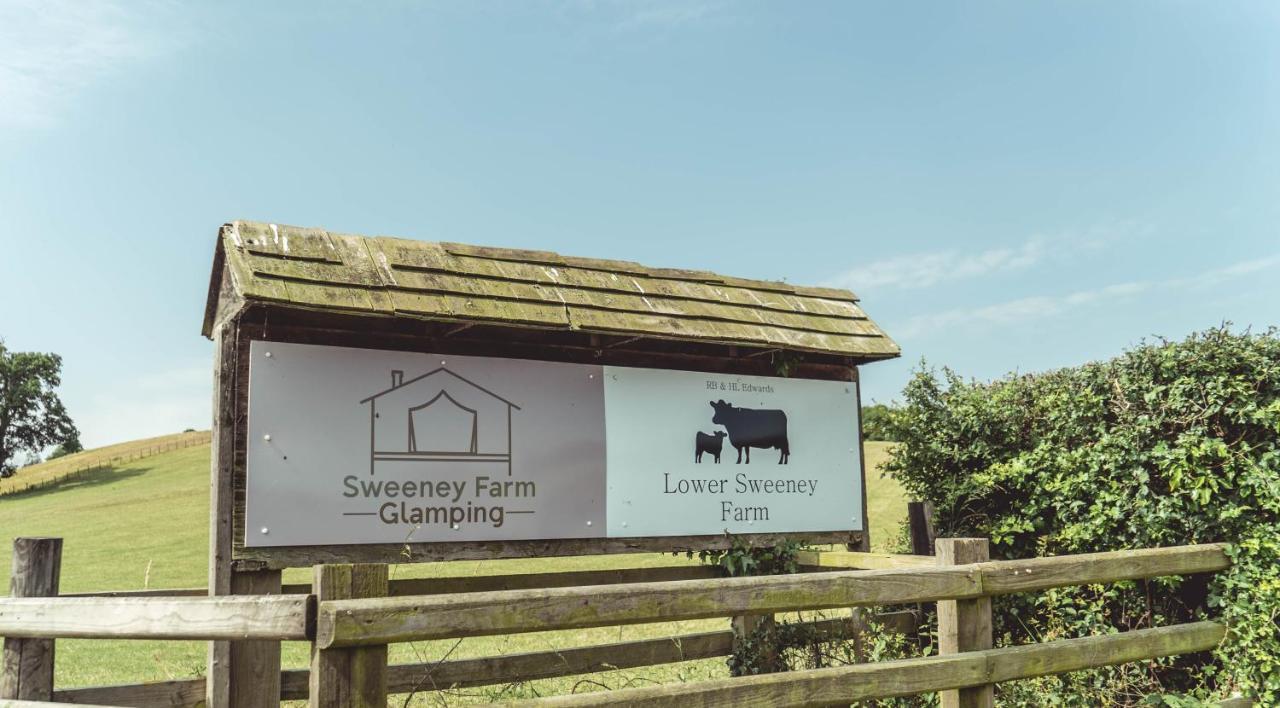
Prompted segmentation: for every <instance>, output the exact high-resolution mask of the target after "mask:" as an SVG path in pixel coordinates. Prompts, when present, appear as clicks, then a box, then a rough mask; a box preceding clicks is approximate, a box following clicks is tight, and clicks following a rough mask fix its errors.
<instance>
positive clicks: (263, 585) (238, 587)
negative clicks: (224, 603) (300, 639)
mask: <svg viewBox="0 0 1280 708" xmlns="http://www.w3.org/2000/svg"><path fill="white" fill-rule="evenodd" d="M231 593H232V595H233V596H239V595H277V596H278V595H280V571H278V570H259V571H254V572H235V573H233V574H232V576H231ZM229 662H230V664H229V666H230V676H229V677H228V679H229V683H228V686H227V688H228V691H229V693H228V696H229V697H230V703H231V705H233V706H235V707H236V708H277V707H278V706H279V705H280V642H279V640H275V639H262V640H255V641H242V642H231V652H230V657H229Z"/></svg>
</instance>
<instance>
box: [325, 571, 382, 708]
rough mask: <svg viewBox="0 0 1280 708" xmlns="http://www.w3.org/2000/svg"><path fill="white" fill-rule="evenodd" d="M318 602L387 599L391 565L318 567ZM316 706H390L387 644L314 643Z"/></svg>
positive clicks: (374, 707)
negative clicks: (321, 646)
mask: <svg viewBox="0 0 1280 708" xmlns="http://www.w3.org/2000/svg"><path fill="white" fill-rule="evenodd" d="M312 588H313V592H314V593H315V595H316V601H317V602H326V601H329V600H349V599H353V598H363V597H386V595H387V588H388V583H387V566H385V565H382V564H374V563H359V564H342V565H317V566H315V580H314V581H313V582H312ZM309 705H310V706H311V708H340V707H341V708H345V707H346V706H351V707H353V708H386V705H387V645H385V644H381V645H373V646H363V647H353V648H350V649H319V648H317V647H316V646H315V644H312V645H311V683H310V704H309Z"/></svg>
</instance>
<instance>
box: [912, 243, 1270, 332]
mask: <svg viewBox="0 0 1280 708" xmlns="http://www.w3.org/2000/svg"><path fill="white" fill-rule="evenodd" d="M1277 266H1280V254H1276V255H1271V256H1265V257H1261V258H1252V259H1249V260H1244V261H1239V262H1237V263H1233V264H1231V265H1228V266H1224V267H1221V268H1213V269H1210V270H1206V271H1203V272H1200V273H1195V274H1192V275H1188V276H1182V277H1177V278H1168V279H1164V280H1139V281H1132V282H1127V283H1116V284H1113V285H1107V286H1104V287H1101V288H1093V289H1089V290H1077V291H1075V292H1071V293H1067V294H1064V295H1040V296H1034V297H1025V298H1019V299H1016V300H1008V301H1006V302H1001V303H996V304H994V305H987V306H985V307H976V308H955V309H951V310H945V311H943V312H937V313H932V314H928V315H917V316H916V317H912V318H911V319H909V320H907V321H906V322H905V323H904V324H903V325H900V326H897V327H894V328H893V333H894V335H895V336H896V337H898V338H899V339H911V338H914V337H919V336H923V335H926V334H933V333H936V332H938V331H941V330H945V329H948V328H951V327H954V326H957V325H965V326H966V327H971V326H974V325H982V326H1001V325H1010V324H1019V323H1025V322H1031V321H1035V320H1041V319H1045V318H1049V317H1055V316H1058V315H1062V314H1064V313H1067V312H1070V311H1072V310H1076V309H1079V308H1082V307H1086V306H1091V305H1093V306H1096V305H1102V304H1105V303H1113V302H1118V301H1122V300H1125V299H1128V298H1132V297H1136V296H1139V295H1145V294H1149V293H1155V292H1169V291H1177V290H1197V289H1203V288H1207V287H1210V286H1214V285H1219V284H1221V283H1224V282H1229V281H1230V280H1232V279H1234V278H1239V277H1241V276H1244V275H1248V274H1251V273H1257V272H1261V271H1264V270H1269V269H1272V268H1276V267H1277Z"/></svg>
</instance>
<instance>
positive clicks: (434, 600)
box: [316, 568, 980, 647]
mask: <svg viewBox="0 0 1280 708" xmlns="http://www.w3.org/2000/svg"><path fill="white" fill-rule="evenodd" d="M979 594H980V585H979V583H978V581H977V577H976V575H975V574H973V573H972V572H970V571H968V570H967V569H945V568H934V569H929V570H927V571H902V570H869V571H845V572H833V573H809V574H800V575H782V576H769V577H744V578H721V579H716V580H683V581H675V582H662V583H632V584H628V585H615V586H598V587H588V588H556V589H549V590H510V591H502V592H488V593H467V594H464V595H454V596H447V595H445V596H420V597H405V598H386V599H380V600H338V601H334V602H323V601H322V602H320V604H319V607H318V610H317V623H316V642H317V643H318V644H319V645H320V646H322V647H336V646H357V645H361V644H385V643H389V642H404V641H417V640H423V639H443V638H449V637H466V636H481V635H492V634H508V633H520V632H534V631H542V630H550V629H576V628H584V627H601V626H606V625H618V624H636V623H643V622H669V621H676V620H686V619H704V618H708V617H727V616H732V615H740V614H768V613H777V612H787V611H792V610H801V609H823V608H834V607H848V606H862V605H886V604H897V603H910V602H923V601H925V600H929V599H936V598H938V597H945V598H968V597H977V596H978V595H979Z"/></svg>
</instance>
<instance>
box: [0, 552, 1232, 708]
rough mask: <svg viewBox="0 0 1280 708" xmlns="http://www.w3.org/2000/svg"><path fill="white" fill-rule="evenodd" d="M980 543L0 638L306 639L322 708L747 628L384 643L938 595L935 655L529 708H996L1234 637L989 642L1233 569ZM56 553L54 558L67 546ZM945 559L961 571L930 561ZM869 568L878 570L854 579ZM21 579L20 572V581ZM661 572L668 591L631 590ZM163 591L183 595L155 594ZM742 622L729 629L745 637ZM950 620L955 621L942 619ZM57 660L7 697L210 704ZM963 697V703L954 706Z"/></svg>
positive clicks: (337, 571)
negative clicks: (1010, 617)
mask: <svg viewBox="0 0 1280 708" xmlns="http://www.w3.org/2000/svg"><path fill="white" fill-rule="evenodd" d="M28 541H30V540H29V539H28ZM985 543H986V542H985V541H980V540H956V539H939V540H938V541H937V544H938V548H939V556H938V558H922V557H919V556H909V557H903V556H891V555H887V554H865V553H851V552H845V551H830V552H820V553H811V554H806V555H805V556H804V557H803V558H802V561H803V562H804V563H805V564H806V565H807V566H809V570H811V571H814V572H807V573H801V574H796V575H786V576H771V577H746V578H709V577H707V574H708V573H709V572H711V571H709V570H708V569H705V568H690V567H683V568H667V569H656V570H655V569H627V570H614V571H573V572H568V573H535V574H526V575H506V576H479V577H466V578H431V579H405V580H401V581H393V582H391V583H388V582H387V581H386V575H385V572H386V571H385V567H377V566H368V565H365V566H317V573H316V581H315V582H314V583H312V584H296V585H293V586H289V587H287V588H286V591H287V592H286V594H281V595H257V596H253V595H249V596H232V597H216V598H215V597H191V596H177V595H179V594H184V595H185V594H187V593H195V592H197V591H196V590H174V591H144V592H146V593H147V594H146V595H141V596H139V595H137V594H134V593H129V592H116V593H103V594H96V595H86V594H81V595H79V596H74V597H73V596H63V597H13V598H0V635H2V636H4V637H5V638H6V639H5V647H6V656H7V655H8V652H9V647H10V643H15V646H23V644H22V643H24V642H49V641H50V640H51V639H52V638H61V637H77V638H113V639H119V638H134V639H144V638H145V639H200V640H233V641H234V640H246V639H251V640H307V639H310V640H311V641H312V642H313V667H312V669H311V670H293V671H284V672H282V673H281V677H280V685H281V695H280V698H282V699H302V698H309V699H310V701H311V703H312V705H335V704H350V705H358V706H364V705H378V706H383V705H385V701H386V694H387V693H388V692H406V691H417V690H439V689H441V688H448V687H463V686H481V685H490V684H495V683H505V682H510V681H525V680H532V679H539V678H551V677H556V676H566V675H572V674H580V673H589V672H594V671H601V670H606V669H610V668H629V667H637V666H648V665H656V664H661V663H671V662H676V661H687V660H691V659H697V658H708V657H713V656H724V655H726V654H728V653H730V652H731V651H732V649H733V647H734V643H735V641H737V640H739V639H740V638H741V635H740V634H739V633H738V632H735V631H720V632H704V633H699V634H690V635H685V636H682V637H667V638H662V639H649V640H642V641H632V642H619V643H615V644H608V645H601V646H594V647H579V648H573V649H566V650H558V651H544V652H530V653H525V654H516V655H509V656H501V657H485V658H479V659H462V660H454V661H444V662H437V663H421V664H407V665H399V666H388V665H387V661H386V651H385V647H386V645H387V644H390V643H395V642H407V641H418V640H427V639H443V638H455V637H468V636H482V635H494V634H514V633H521V632H534V631H548V630H566V629H576V628H585V627H599V626H606V625H624V624H636V623H646V622H666V621H674V620H689V619H701V618H709V617H738V618H743V617H758V616H765V617H767V616H770V615H773V614H775V613H781V612H791V611H808V610H821V609H831V608H858V607H865V606H873V605H900V604H915V603H924V602H939V603H940V604H939V607H940V610H941V609H942V606H943V603H948V602H949V603H952V604H953V605H954V607H952V608H951V610H949V611H948V612H946V613H943V612H941V611H940V613H939V618H940V620H939V621H940V627H939V632H940V634H942V635H946V634H948V633H951V634H952V635H953V636H954V637H959V638H960V640H959V642H958V643H956V642H953V643H952V644H951V645H948V644H947V643H946V642H943V647H942V648H943V655H941V656H931V657H925V658H922V659H908V660H902V661H892V662H881V663H871V664H854V665H851V666H845V667H837V668H831V669H818V670H812V671H797V672H789V673H784V674H769V675H760V676H752V677H742V678H731V679H723V680H718V681H709V682H700V683H685V684H674V685H663V686H655V687H648V688H639V689H626V690H622V691H613V692H604V693H592V694H583V695H574V696H561V697H554V698H549V699H542V700H539V701H537V702H536V705H540V706H541V705H548V706H558V705H564V706H607V705H649V706H675V705H676V704H679V705H680V708H687V706H693V705H697V706H719V705H725V706H728V705H743V704H747V705H751V704H755V705H800V704H812V703H823V702H845V703H847V702H849V701H854V700H860V699H868V698H882V697H891V696H900V695H909V694H914V693H921V692H929V691H943V692H944V694H943V695H944V705H989V704H990V695H991V693H990V687H991V686H992V685H993V684H995V683H999V682H1001V681H1009V680H1015V679H1020V678H1030V677H1034V676H1041V675H1046V674H1054V673H1063V672H1066V671H1074V670H1079V669H1084V668H1091V667H1095V666H1103V665H1108V664H1116V663H1124V662H1128V661H1134V660H1139V659H1148V658H1155V657H1160V656H1169V655H1174V654H1182V653H1188V652H1197V651H1204V650H1207V649H1211V648H1213V647H1215V646H1216V645H1217V644H1218V643H1219V642H1220V641H1221V640H1222V637H1223V636H1224V632H1225V629H1224V628H1223V627H1222V626H1221V625H1220V624H1217V623H1215V622H1196V623H1191V624H1184V625H1177V626H1171V627H1161V628H1157V629H1146V630H1138V631H1131V632H1125V633H1121V634H1116V635H1107V636H1100V637H1085V638H1082V639H1071V640H1062V641H1055V642H1048V643H1043V644H1033V645H1027V646H1019V647H1005V648H999V649H992V648H990V646H991V644H990V640H991V637H990V634H991V629H990V622H991V617H990V605H989V604H986V605H985V617H984V616H983V612H984V610H983V609H982V608H983V605H982V604H980V602H981V601H982V600H983V599H985V598H990V597H992V596H995V595H1001V594H1007V593H1015V592H1028V591H1037V590H1044V589H1048V588H1055V587H1063V586H1069V585H1083V584H1095V583H1107V582H1114V581H1119V580H1134V579H1142V578H1154V577H1161V576H1170V575H1190V574H1198V573H1212V572H1216V571H1219V570H1222V569H1225V568H1227V567H1228V566H1229V563H1230V561H1229V560H1228V558H1227V556H1226V553H1225V548H1224V546H1223V545H1222V544H1209V545H1199V546H1181V547H1173V548H1156V549H1144V550H1136V551H1116V552H1108V553H1095V554H1086V555H1076V556H1061V557H1052V558H1036V559H1028V560H1014V561H982V562H971V563H965V561H966V560H972V559H973V558H985V557H986V556H985ZM966 544H967V545H966ZM56 545H57V548H58V550H59V551H60V544H56ZM45 546H50V544H47V543H46V544H45ZM33 547H34V546H33ZM50 547H51V546H50ZM963 548H972V549H974V550H975V551H979V550H980V554H979V555H974V556H966V555H965V554H964V553H957V549H963ZM15 558H17V556H16V555H15ZM15 562H16V561H15ZM948 562H950V563H959V564H958V565H932V564H937V563H948ZM44 563H45V566H46V567H45V568H44V570H43V571H41V572H43V574H44V575H43V576H41V577H45V576H48V575H49V569H48V567H47V566H48V564H49V563H53V567H54V573H55V575H56V566H57V560H56V559H54V560H49V559H45V561H44ZM868 565H871V566H874V567H879V568H881V569H878V570H847V569H844V568H848V567H859V566H868ZM19 570H20V569H19V568H18V567H17V566H16V565H15V573H17V572H18V571H19ZM28 571H30V572H28ZM28 571H23V572H25V573H27V574H28V575H31V576H32V577H35V575H33V573H34V572H35V571H33V570H31V569H28ZM655 576H657V577H659V578H661V580H657V581H649V582H635V581H636V580H637V579H639V578H646V577H647V578H653V577H655ZM361 578H368V579H369V580H368V582H365V581H362V580H360V579H361ZM48 585H49V583H48V582H45V583H44V585H41V586H40V587H44V588H45V589H46V590H48V591H49V593H50V594H55V593H56V591H57V589H56V582H55V583H52V589H49V588H48V587H45V586H48ZM33 587H35V586H33ZM163 592H168V593H172V595H169V596H164V595H158V594H157V593H163ZM28 594H30V593H28ZM360 594H364V595H373V596H372V597H360V596H359V595H360ZM855 612H857V611H856V610H855ZM879 617H880V619H881V620H882V621H885V622H887V623H889V624H891V625H893V627H894V629H896V630H897V631H911V629H912V628H913V627H914V626H915V625H916V624H917V620H918V617H917V615H916V614H915V613H911V612H906V613H891V614H889V615H881V616H879ZM984 622H985V624H984ZM749 624H750V623H747V622H742V623H740V624H738V625H736V626H738V627H739V630H740V629H741V627H744V626H748V625H749ZM810 624H812V625H813V627H814V628H815V629H817V630H818V631H819V632H821V633H824V634H826V635H827V636H829V637H839V636H842V635H841V632H844V631H847V630H848V629H849V628H850V627H856V626H859V625H860V624H861V620H860V619H859V617H858V616H856V615H855V618H853V619H848V618H837V619H827V620H818V621H811V622H810ZM944 624H945V625H947V626H941V625H944ZM984 632H985V640H984V636H983V635H984ZM983 641H985V642H986V643H985V644H983V643H982V642H983ZM948 652H951V653H948ZM52 657H53V652H52V651H51V650H50V651H49V652H48V653H47V656H44V657H42V656H41V655H40V654H39V653H38V652H37V653H35V654H33V655H32V658H31V662H34V663H33V664H32V666H35V665H36V664H38V663H39V662H41V661H44V662H46V663H47V666H45V665H43V664H41V665H40V666H39V667H37V668H40V669H41V670H42V671H44V670H46V669H47V671H45V674H47V676H48V679H47V686H46V687H44V689H43V693H41V692H40V691H36V692H33V693H28V694H26V695H22V694H16V693H15V695H13V697H15V698H33V697H38V698H43V699H44V700H59V701H64V702H68V703H74V704H78V705H86V704H90V703H93V704H117V705H132V706H149V705H166V706H174V705H195V704H196V703H197V702H198V701H199V700H201V699H203V695H204V689H205V686H204V681H203V679H187V680H180V681H166V682H158V683H152V684H135V685H121V686H100V687H88V688H76V689H62V690H58V691H54V690H53V686H52V678H51V677H52ZM36 673H40V672H36ZM45 674H41V675H45ZM42 680H43V679H42ZM8 685H9V684H8V683H6V679H5V678H4V676H0V698H3V697H7V696H8V695H9V694H7V693H5V691H10V692H11V693H13V690H12V689H11V688H7V686H8ZM335 697H341V698H340V699H338V698H335ZM958 697H964V699H965V700H964V701H963V702H961V701H959V698H958Z"/></svg>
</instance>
